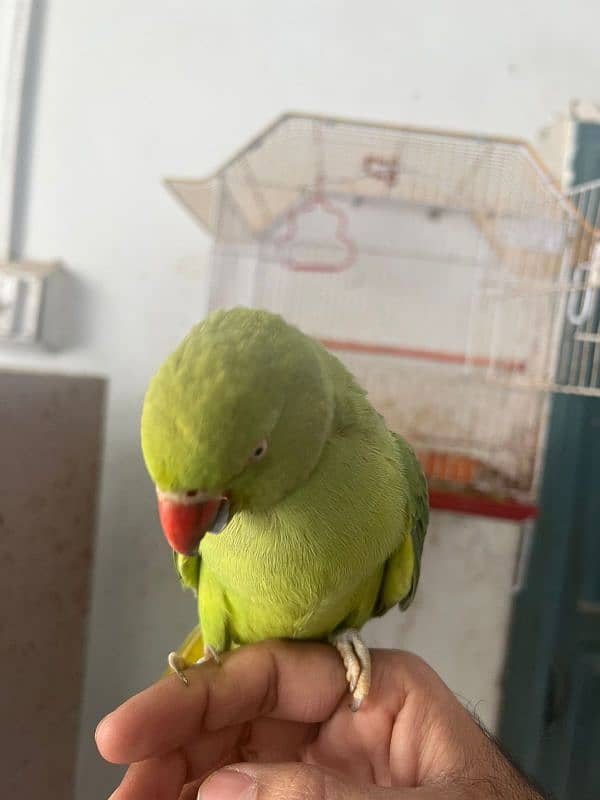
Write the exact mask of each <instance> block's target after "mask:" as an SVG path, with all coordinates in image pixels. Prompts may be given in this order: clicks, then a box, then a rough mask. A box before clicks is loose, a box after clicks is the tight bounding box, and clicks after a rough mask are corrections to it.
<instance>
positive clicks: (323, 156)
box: [168, 114, 600, 502]
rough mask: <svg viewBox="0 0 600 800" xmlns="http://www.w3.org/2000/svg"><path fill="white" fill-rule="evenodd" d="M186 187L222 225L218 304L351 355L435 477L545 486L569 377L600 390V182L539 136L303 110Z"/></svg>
mask: <svg viewBox="0 0 600 800" xmlns="http://www.w3.org/2000/svg"><path fill="white" fill-rule="evenodd" d="M168 185H169V186H170V188H171V190H172V191H173V192H174V193H175V194H176V195H177V197H178V198H179V199H180V200H181V201H182V202H183V203H184V205H186V206H187V207H188V209H189V210H190V211H191V212H192V213H193V214H194V216H195V217H196V219H198V220H199V221H200V222H202V223H203V224H204V225H205V226H206V227H207V228H208V229H209V230H210V231H211V232H212V233H213V235H214V237H215V246H214V251H213V271H212V278H211V281H212V282H211V291H210V306H211V308H216V307H225V308H228V307H232V306H234V305H247V306H252V307H259V308H266V309H270V310H272V311H276V312H278V313H280V314H282V315H283V316H284V317H285V318H286V319H287V320H288V321H290V322H292V323H294V324H297V325H298V326H300V327H301V328H302V329H303V330H304V331H305V332H306V333H308V334H310V335H312V336H314V337H316V338H317V339H320V340H321V341H322V342H323V344H324V345H325V346H326V347H327V348H329V349H330V350H331V351H332V352H335V353H336V355H338V356H339V357H340V358H341V359H342V361H344V362H345V363H346V364H347V366H348V368H349V369H350V370H351V371H352V372H353V373H354V374H355V375H356V377H357V379H358V380H359V382H360V383H361V384H362V385H363V386H364V387H365V388H366V389H367V391H368V392H369V396H370V398H371V400H372V402H373V404H374V405H375V406H376V408H377V409H378V410H379V411H380V413H382V414H383V416H384V417H385V419H386V420H387V422H388V424H389V425H390V427H391V428H392V429H393V430H396V431H397V432H399V433H401V434H403V435H404V436H406V437H407V439H408V440H409V441H410V442H411V443H412V444H413V446H414V447H415V448H416V450H417V452H418V454H419V457H420V459H421V462H422V464H423V466H424V469H425V471H426V473H427V475H428V478H429V480H430V483H431V485H432V486H433V487H440V488H442V489H449V490H451V491H456V490H460V491H474V492H483V493H486V494H488V495H490V494H491V495H494V496H496V497H500V498H509V499H510V498H512V499H513V500H517V501H520V502H525V501H532V500H534V499H535V494H536V487H537V479H538V473H539V465H540V457H541V450H542V443H543V440H544V435H543V434H544V425H545V419H546V413H547V398H548V393H549V392H550V391H565V392H572V393H577V394H588V395H597V396H600V309H599V304H598V303H597V295H598V289H599V288H600V246H599V240H600V182H597V183H594V184H587V185H586V186H582V187H579V188H578V189H576V190H574V191H573V192H571V193H569V194H567V195H565V194H564V193H562V192H561V191H560V190H559V189H558V188H557V187H556V185H555V184H554V183H553V181H552V179H551V178H550V176H549V175H548V174H547V172H546V170H545V168H544V167H543V166H542V165H541V164H540V162H538V160H537V158H536V156H535V154H534V153H533V151H532V150H531V149H530V148H529V147H528V145H527V144H525V143H523V142H521V141H518V140H504V139H494V138H486V137H478V136H469V135H460V134H451V133H444V132H437V131H425V130H415V129H407V128H393V127H387V126H383V125H371V124H364V123H359V122H352V121H345V120H333V119H325V118H319V117H311V116H303V115H296V114H289V115H285V116H283V117H282V118H280V119H279V120H277V121H276V122H275V123H274V124H273V125H272V126H270V127H269V128H268V129H267V130H266V131H265V132H264V133H263V134H261V135H260V136H258V137H257V138H256V139H255V140H254V141H253V142H251V143H250V145H248V146H247V147H246V148H245V149H243V150H242V151H241V152H240V153H238V154H237V155H236V156H234V157H233V158H232V159H231V160H230V161H229V162H227V164H225V165H224V166H223V167H222V168H221V169H220V170H218V171H217V173H215V175H213V176H211V177H210V178H208V179H206V180H199V181H196V180H171V181H168Z"/></svg>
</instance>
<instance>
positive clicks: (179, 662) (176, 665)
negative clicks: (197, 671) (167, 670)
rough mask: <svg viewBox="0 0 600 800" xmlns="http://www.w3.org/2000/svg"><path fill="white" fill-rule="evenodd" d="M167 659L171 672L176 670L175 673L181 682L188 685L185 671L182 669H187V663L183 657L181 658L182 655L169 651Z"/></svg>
mask: <svg viewBox="0 0 600 800" xmlns="http://www.w3.org/2000/svg"><path fill="white" fill-rule="evenodd" d="M167 661H168V662H169V666H170V667H171V669H172V670H173V672H176V673H177V675H178V676H179V679H180V680H181V681H183V683H184V684H185V685H186V686H189V685H190V682H189V681H188V679H187V677H186V674H185V671H184V670H186V669H187V667H188V664H187V662H186V661H185V659H184V658H182V657H181V656H180V655H178V654H177V653H169V656H168V658H167Z"/></svg>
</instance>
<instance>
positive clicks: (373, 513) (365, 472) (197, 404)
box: [141, 308, 428, 709]
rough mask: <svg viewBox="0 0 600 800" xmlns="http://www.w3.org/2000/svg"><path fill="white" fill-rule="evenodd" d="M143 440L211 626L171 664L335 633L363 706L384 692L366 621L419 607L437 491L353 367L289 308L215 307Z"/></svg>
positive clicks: (167, 520) (163, 374) (180, 563)
mask: <svg viewBox="0 0 600 800" xmlns="http://www.w3.org/2000/svg"><path fill="white" fill-rule="evenodd" d="M141 442H142V451H143V456H144V460H145V464H146V467H147V470H148V472H149V475H150V477H151V479H152V481H153V482H154V484H155V486H156V492H157V497H158V506H159V516H160V520H161V524H162V528H163V531H164V534H165V537H166V539H167V541H168V543H169V545H170V546H171V548H172V550H173V553H174V561H175V566H176V569H177V571H178V573H179V576H180V579H181V581H182V583H183V585H184V586H185V587H187V588H191V589H192V590H193V591H194V592H195V593H196V594H197V600H198V612H199V628H198V633H196V632H192V634H191V636H190V637H188V640H187V641H186V643H185V644H184V646H183V648H181V649H180V650H179V651H178V653H172V654H171V655H170V658H169V663H170V664H171V667H172V668H173V669H175V670H176V671H177V672H178V673H179V674H180V677H181V678H182V679H183V680H184V682H186V681H187V679H186V677H185V674H184V670H185V669H186V668H187V667H188V666H189V665H190V656H191V655H192V656H193V658H192V660H194V661H195V660H196V659H197V658H198V656H201V657H202V658H200V659H199V660H205V659H207V658H215V659H216V660H219V656H220V654H222V653H224V652H225V651H227V650H229V649H231V648H232V647H236V646H239V645H244V644H246V643H251V642H257V641H260V640H263V639H267V638H275V637H277V638H279V637H280V638H290V639H311V640H325V641H330V642H332V643H333V644H334V645H335V646H336V647H337V649H338V650H339V652H340V655H341V656H342V658H343V661H344V665H345V668H346V676H347V680H348V684H349V689H350V692H351V694H352V697H353V700H352V706H353V708H354V709H357V708H358V707H359V706H360V704H361V703H362V701H363V700H364V699H365V697H366V696H367V694H368V691H369V686H370V657H369V651H368V649H367V648H366V647H365V645H364V643H363V641H362V639H361V636H360V629H361V627H362V626H363V625H364V624H365V623H366V622H367V621H368V620H369V619H370V618H371V617H373V616H379V615H381V614H384V613H385V612H386V611H387V610H388V609H390V608H391V607H392V606H396V605H398V606H399V607H400V608H401V609H405V608H406V607H407V606H408V605H409V604H410V602H411V601H412V599H413V597H414V594H415V591H416V589H417V584H418V582H419V572H420V562H421V553H422V549H423V542H424V538H425V534H426V530H427V524H428V495H427V485H426V482H425V478H424V476H423V473H422V471H421V468H420V466H419V463H418V461H417V458H416V456H415V454H414V453H413V451H412V450H411V448H410V447H409V445H408V444H407V443H406V442H405V441H404V440H403V439H402V438H401V437H400V436H397V435H396V434H394V433H392V432H391V431H389V430H388V429H387V427H386V425H385V422H384V420H383V418H382V417H381V416H380V415H379V414H378V413H377V412H376V411H375V409H374V408H373V406H372V405H371V404H370V402H369V400H368V398H367V396H366V393H365V391H363V389H361V388H360V386H359V385H358V384H357V383H356V381H355V379H354V378H353V376H352V375H351V374H350V372H349V371H348V370H347V369H346V368H345V367H344V366H343V364H342V363H341V362H340V361H339V360H338V359H337V358H336V357H335V356H333V355H332V354H331V353H330V352H328V351H327V350H326V349H325V348H324V347H323V346H322V345H320V344H319V343H318V342H317V341H315V340H314V339H312V338H310V337H309V336H307V335H305V334H304V333H302V332H301V331H300V330H299V329H298V328H296V327H294V326H292V325H290V324H288V323H287V322H285V321H284V319H282V318H281V317H280V316H278V315H276V314H272V313H269V312H267V311H262V310H256V309H249V308H234V309H232V310H229V311H223V310H218V311H215V312H213V313H211V314H210V315H209V316H208V317H206V319H205V320H204V321H203V322H201V323H200V324H199V325H197V326H196V327H194V328H193V329H192V330H191V332H190V333H189V334H188V335H187V336H186V337H185V339H184V340H183V341H182V342H181V344H180V345H179V346H178V347H177V349H176V350H175V351H174V352H173V353H172V354H171V355H170V356H169V357H168V358H167V359H166V361H165V362H164V363H163V364H162V366H161V367H160V369H159V370H158V372H157V374H156V375H155V376H154V377H153V379H152V380H151V382H150V385H149V387H148V390H147V392H146V396H145V399H144V406H143V413H142V421H141ZM200 631H201V634H200ZM200 637H201V638H200ZM199 647H202V648H203V649H202V652H198V649H199Z"/></svg>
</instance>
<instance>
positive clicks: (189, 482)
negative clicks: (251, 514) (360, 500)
mask: <svg viewBox="0 0 600 800" xmlns="http://www.w3.org/2000/svg"><path fill="white" fill-rule="evenodd" d="M321 354H322V350H321V348H320V346H319V345H317V343H316V342H314V341H313V340H312V339H310V338H309V337H307V336H305V335H304V334H303V333H301V332H300V331H299V330H297V329H296V328H294V327H292V326H291V325H288V324H287V323H286V322H285V321H284V320H283V319H282V318H281V317H279V316H276V315H274V314H270V313H268V312H266V311H258V310H252V309H246V308H236V309H233V310H232V311H227V312H225V311H216V312H214V313H212V314H211V315H210V316H209V317H207V318H206V319H205V320H204V322H202V323H201V324H200V325H198V326H196V327H195V328H193V329H192V331H191V332H190V333H189V334H188V336H187V337H186V338H185V339H184V340H183V342H182V343H181V344H180V345H179V347H178V348H177V350H175V352H174V353H173V354H172V355H171V356H169V358H167V360H166V361H165V362H164V364H163V365H162V366H161V368H160V369H159V371H158V373H157V374H156V375H155V377H154V378H153V379H152V381H151V383H150V386H149V388H148V391H147V394H146V397H145V401H144V410H143V414H142V431H141V432H142V450H143V454H144V459H145V462H146V466H147V468H148V472H149V473H150V476H151V478H152V480H153V481H154V483H155V485H156V489H157V493H158V500H159V511H160V517H161V521H162V525H163V529H164V531H165V535H166V537H167V539H168V541H169V543H170V544H171V546H172V547H173V549H175V550H177V551H178V552H180V553H185V554H190V553H194V552H196V551H197V548H198V545H199V543H200V540H201V538H202V536H203V535H204V534H205V533H206V532H207V531H212V532H218V530H219V529H222V528H223V527H224V526H225V525H226V524H227V520H228V518H229V516H230V515H231V514H234V513H236V511H239V510H241V509H249V510H258V509H261V510H263V509H268V508H269V507H270V506H272V505H273V504H275V503H277V502H278V501H279V500H281V499H282V498H284V497H285V496H286V495H287V494H288V493H290V492H292V491H293V490H294V489H295V488H296V487H298V486H299V485H300V484H302V483H303V482H304V481H305V480H306V479H307V477H308V476H309V475H310V473H311V472H312V470H313V469H314V468H315V467H316V465H317V463H318V462H319V459H320V457H321V453H322V451H323V447H324V445H325V442H326V440H327V438H328V436H329V433H330V429H331V425H332V419H333V412H334V392H333V384H332V381H331V379H330V378H329V377H328V375H327V372H326V370H325V368H324V361H323V358H322V355H321Z"/></svg>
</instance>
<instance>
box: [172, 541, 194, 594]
mask: <svg viewBox="0 0 600 800" xmlns="http://www.w3.org/2000/svg"><path fill="white" fill-rule="evenodd" d="M173 564H174V565H175V570H176V572H177V575H178V576H179V580H180V582H181V585H182V586H183V588H184V589H191V590H192V591H193V592H194V594H198V582H199V581H200V556H199V555H197V556H182V555H181V554H180V553H176V552H175V550H173Z"/></svg>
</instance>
